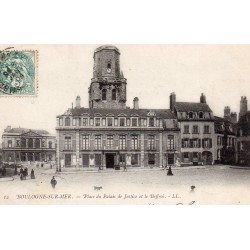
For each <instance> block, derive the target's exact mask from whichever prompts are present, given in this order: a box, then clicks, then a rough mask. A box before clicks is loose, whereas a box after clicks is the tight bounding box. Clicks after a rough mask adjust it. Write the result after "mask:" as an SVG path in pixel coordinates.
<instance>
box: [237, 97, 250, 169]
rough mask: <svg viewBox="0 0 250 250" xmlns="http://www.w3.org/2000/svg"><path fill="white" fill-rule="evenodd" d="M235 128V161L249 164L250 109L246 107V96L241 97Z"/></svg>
mask: <svg viewBox="0 0 250 250" xmlns="http://www.w3.org/2000/svg"><path fill="white" fill-rule="evenodd" d="M236 130H237V146H236V162H237V163H238V164H240V165H246V166H250V111H248V107H247V98H246V97H245V96H242V97H241V101H240V113H239V121H238V124H237V127H236Z"/></svg>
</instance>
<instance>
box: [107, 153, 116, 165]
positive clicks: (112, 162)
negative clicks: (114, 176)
mask: <svg viewBox="0 0 250 250" xmlns="http://www.w3.org/2000/svg"><path fill="white" fill-rule="evenodd" d="M114 166H115V154H106V168H114Z"/></svg>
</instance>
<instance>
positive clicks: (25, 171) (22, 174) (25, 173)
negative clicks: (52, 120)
mask: <svg viewBox="0 0 250 250" xmlns="http://www.w3.org/2000/svg"><path fill="white" fill-rule="evenodd" d="M28 175H29V173H28V168H27V167H25V168H24V169H23V168H20V180H21V181H22V180H26V177H27V176H28ZM30 178H31V179H35V172H34V169H32V170H31V172H30Z"/></svg>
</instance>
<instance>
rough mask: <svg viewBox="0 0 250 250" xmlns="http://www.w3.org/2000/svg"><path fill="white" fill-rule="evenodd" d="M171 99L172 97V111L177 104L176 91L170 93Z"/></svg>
mask: <svg viewBox="0 0 250 250" xmlns="http://www.w3.org/2000/svg"><path fill="white" fill-rule="evenodd" d="M169 99H170V110H171V111H174V106H175V103H176V95H175V93H174V92H172V93H171V94H170V97H169Z"/></svg>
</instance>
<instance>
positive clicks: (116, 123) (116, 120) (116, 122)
mask: <svg viewBox="0 0 250 250" xmlns="http://www.w3.org/2000/svg"><path fill="white" fill-rule="evenodd" d="M115 126H118V119H117V118H115Z"/></svg>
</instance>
